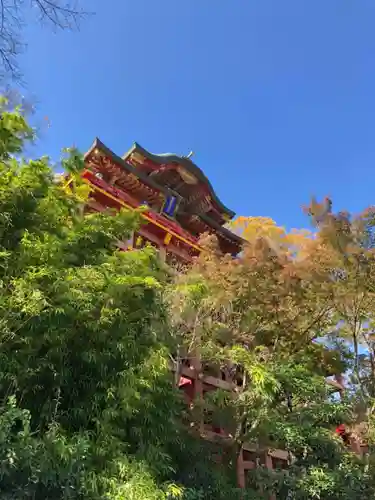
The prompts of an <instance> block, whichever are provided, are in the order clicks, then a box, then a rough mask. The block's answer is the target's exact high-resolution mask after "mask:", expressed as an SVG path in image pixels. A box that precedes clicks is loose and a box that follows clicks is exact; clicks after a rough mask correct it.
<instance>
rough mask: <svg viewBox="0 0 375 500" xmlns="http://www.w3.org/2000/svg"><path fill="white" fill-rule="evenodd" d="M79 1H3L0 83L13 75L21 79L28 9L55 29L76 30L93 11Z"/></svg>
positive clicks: (1, 8)
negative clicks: (82, 6) (23, 33)
mask: <svg viewBox="0 0 375 500" xmlns="http://www.w3.org/2000/svg"><path fill="white" fill-rule="evenodd" d="M78 1H79V0H29V3H28V4H26V3H25V1H24V0H0V83H4V81H6V80H7V79H8V78H9V77H10V79H12V80H16V81H18V82H20V79H21V73H20V69H19V65H18V56H19V55H20V54H21V53H22V52H23V51H24V50H25V48H26V42H25V41H24V40H23V39H22V36H21V35H22V29H23V27H24V26H25V22H26V21H25V19H26V17H27V10H28V8H29V9H31V10H32V12H34V14H36V16H37V17H38V18H39V20H40V21H41V22H42V23H46V24H47V25H48V26H50V27H52V29H57V30H65V29H68V30H74V29H78V28H79V24H80V21H81V20H82V19H83V18H85V17H86V16H87V15H88V14H89V13H88V12H85V11H84V10H82V9H81V8H79V6H78Z"/></svg>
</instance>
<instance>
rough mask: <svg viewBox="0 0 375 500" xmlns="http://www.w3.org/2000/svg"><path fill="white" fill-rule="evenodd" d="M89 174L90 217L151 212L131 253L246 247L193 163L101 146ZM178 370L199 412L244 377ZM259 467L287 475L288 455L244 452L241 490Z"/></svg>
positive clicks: (197, 364)
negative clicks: (205, 240)
mask: <svg viewBox="0 0 375 500" xmlns="http://www.w3.org/2000/svg"><path fill="white" fill-rule="evenodd" d="M85 167H86V168H85V170H84V172H83V174H82V177H83V179H84V180H85V182H86V183H88V184H89V185H90V187H91V194H90V199H89V203H88V206H87V211H103V210H105V209H108V208H111V209H121V208H128V209H136V208H138V207H141V206H144V207H145V210H144V212H143V214H142V217H143V219H144V220H143V222H144V224H142V225H141V227H140V229H139V230H138V231H137V232H136V233H134V234H132V236H131V238H130V239H129V240H128V241H123V242H119V243H118V245H119V247H120V248H122V249H123V250H127V249H129V248H142V247H143V246H144V245H146V244H151V245H152V246H155V247H157V248H158V250H159V253H160V256H161V258H162V259H163V260H166V261H167V262H169V263H172V262H178V263H182V264H189V263H191V262H192V259H193V258H194V257H195V256H197V255H199V252H200V251H201V248H200V246H199V238H200V236H201V235H202V234H204V233H210V234H214V235H216V237H217V239H218V243H219V247H220V249H221V250H222V252H223V253H229V254H231V255H233V256H235V255H237V254H238V253H239V252H240V250H241V247H242V245H243V243H244V241H243V240H242V239H241V238H240V237H239V236H237V235H235V234H233V233H232V232H231V231H229V230H228V229H227V228H226V227H225V224H226V223H227V222H228V221H229V220H230V219H232V218H233V217H234V215H235V214H234V212H232V211H231V210H230V209H228V208H227V207H226V206H225V205H224V204H223V203H222V202H221V201H220V199H219V198H218V196H217V194H216V193H215V191H214V188H213V187H212V185H211V183H210V182H209V180H208V179H207V177H206V176H205V175H204V173H203V172H202V170H200V168H199V167H198V166H197V165H195V164H194V163H193V162H192V160H191V158H190V156H189V157H184V156H177V155H174V154H159V155H156V154H152V153H149V152H148V151H146V150H145V149H143V148H142V147H141V146H140V145H139V144H136V143H135V144H134V145H133V147H132V148H131V149H130V150H129V151H128V152H127V153H126V154H125V155H124V156H122V157H119V156H117V155H116V154H114V153H113V152H112V151H111V150H110V149H109V148H108V147H107V146H105V145H104V144H103V143H102V142H101V141H100V140H99V139H96V140H95V141H94V144H93V145H92V147H91V148H90V149H89V151H88V152H87V153H86V155H85ZM173 369H174V370H175V371H176V372H177V373H176V375H177V378H176V382H177V383H178V386H179V388H180V389H181V391H183V393H184V396H185V399H186V402H187V404H188V405H189V406H191V407H193V406H194V402H195V401H197V400H203V399H204V397H205V395H206V394H207V393H209V392H211V391H214V390H216V389H218V388H220V389H225V390H227V391H230V392H233V393H236V392H237V391H238V386H239V385H241V380H240V379H238V375H233V372H232V371H231V370H230V369H229V368H228V369H225V368H221V369H217V368H215V367H212V366H211V367H210V366H205V365H203V364H202V362H201V360H200V357H199V353H197V355H196V356H195V357H194V360H185V361H184V360H183V361H182V362H181V363H180V365H179V366H178V367H173ZM330 383H331V385H333V386H334V387H335V388H336V390H338V391H342V390H343V387H342V384H341V382H340V381H339V380H337V381H335V380H332V381H330ZM200 420H201V421H200V424H199V425H198V427H199V428H198V429H196V431H197V432H199V433H200V435H201V436H202V438H204V439H207V440H210V441H213V442H217V443H220V445H223V446H225V444H226V443H227V444H230V443H231V440H232V437H231V436H230V435H228V433H226V432H225V430H224V429H221V428H219V427H217V426H215V424H214V421H213V420H214V419H212V415H209V414H208V413H205V412H202V415H201V419H200ZM337 433H338V434H339V435H341V436H342V437H343V438H344V436H346V432H345V428H344V426H340V427H338V429H337ZM345 439H346V437H345ZM257 464H263V465H265V466H266V467H269V468H274V467H278V468H285V467H287V465H288V454H287V453H286V452H285V451H283V450H268V449H267V450H259V449H256V448H254V447H253V446H251V445H244V446H243V448H242V449H241V450H240V453H239V456H238V463H237V477H238V482H239V486H240V487H245V486H246V471H248V470H250V469H253V468H254V467H256V465H257Z"/></svg>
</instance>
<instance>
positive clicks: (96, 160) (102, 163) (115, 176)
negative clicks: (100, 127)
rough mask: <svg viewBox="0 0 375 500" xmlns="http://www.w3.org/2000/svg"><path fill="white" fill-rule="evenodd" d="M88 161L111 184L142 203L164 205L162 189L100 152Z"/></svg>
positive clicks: (89, 165) (94, 170)
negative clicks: (158, 189) (144, 180)
mask: <svg viewBox="0 0 375 500" xmlns="http://www.w3.org/2000/svg"><path fill="white" fill-rule="evenodd" d="M86 162H87V166H88V168H89V169H90V170H92V171H93V172H95V173H100V174H101V175H102V176H103V178H104V180H105V181H106V182H108V183H109V184H111V185H114V186H116V187H118V188H120V189H123V190H124V191H127V192H129V193H130V194H132V195H133V196H135V197H136V198H138V199H139V200H140V203H142V202H147V203H149V204H150V205H156V206H161V205H162V203H163V200H164V196H163V194H162V193H161V192H160V191H156V190H155V189H153V188H151V187H150V186H147V185H146V184H144V183H143V182H141V181H140V180H139V179H138V177H137V176H136V175H134V174H133V173H131V172H126V171H125V170H124V169H123V168H121V167H120V166H118V165H116V163H114V162H113V161H112V160H111V159H110V158H107V157H106V156H105V155H103V154H101V153H100V152H99V153H96V154H93V155H91V156H90V157H89V158H87V160H86Z"/></svg>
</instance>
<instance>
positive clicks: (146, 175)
mask: <svg viewBox="0 0 375 500" xmlns="http://www.w3.org/2000/svg"><path fill="white" fill-rule="evenodd" d="M135 152H136V153H139V154H140V155H142V156H143V157H144V158H146V159H148V160H149V162H151V163H154V164H157V165H160V166H161V169H162V168H163V166H165V165H172V166H173V165H177V166H178V165H181V167H182V168H184V169H185V171H187V172H188V173H189V174H191V175H193V176H195V177H196V178H197V179H198V181H199V182H200V183H202V184H204V186H205V189H207V190H208V191H209V195H210V197H211V199H212V200H213V201H214V203H215V205H216V206H217V207H218V208H219V209H220V212H221V214H224V215H226V216H227V217H228V218H232V217H233V216H234V212H233V211H231V210H229V209H228V208H227V207H225V206H224V205H223V204H222V203H221V202H220V200H219V199H218V198H217V196H216V194H215V192H214V190H213V187H212V186H211V184H210V182H209V181H208V179H207V177H206V176H205V175H204V174H203V172H202V171H201V170H200V169H199V168H198V167H197V166H196V165H195V164H194V163H193V162H192V161H191V160H189V159H188V158H184V157H179V156H177V155H173V154H169V153H168V154H166V155H153V154H151V153H148V152H147V151H146V150H145V149H143V148H142V147H141V146H139V145H138V144H137V143H135V144H134V145H133V147H132V148H131V150H130V151H129V152H128V153H127V154H126V155H124V156H123V157H122V158H121V157H120V156H117V155H116V154H115V153H114V152H113V151H111V150H110V149H109V148H108V147H107V146H106V145H105V144H104V143H103V142H101V141H100V139H98V138H96V139H95V141H94V143H93V144H92V146H91V148H90V149H89V150H88V151H87V153H86V154H85V160H89V161H90V158H92V157H93V156H94V157H97V155H98V153H101V154H104V155H105V157H107V158H109V159H110V160H111V161H112V162H114V164H116V165H118V167H120V169H123V170H125V171H126V172H128V173H129V174H130V175H133V176H135V177H136V178H138V179H139V180H140V181H141V183H143V184H144V185H146V186H149V187H150V188H152V189H153V190H154V191H157V192H160V191H162V192H164V193H165V194H167V193H168V194H173V191H172V190H171V189H170V188H169V187H168V186H167V185H161V184H160V183H159V182H158V181H159V180H158V179H157V178H155V176H153V175H152V173H153V172H154V170H153V167H152V166H151V167H150V168H148V167H147V166H146V167H145V169H144V168H143V165H141V166H139V165H133V164H132V163H133V162H131V161H130V155H131V154H132V153H135ZM173 168H174V167H173ZM198 215H199V218H200V219H201V220H202V221H203V222H205V223H206V224H207V225H208V226H209V227H211V228H213V229H215V230H216V231H217V232H218V233H219V234H220V235H221V236H222V237H223V238H224V239H227V240H228V241H231V242H236V244H238V245H242V244H243V243H244V240H243V239H242V238H241V237H240V236H238V235H237V234H235V233H233V232H232V231H230V230H229V229H228V228H226V227H225V225H224V224H223V220H222V219H223V217H222V215H221V216H220V217H221V219H220V221H217V220H215V219H213V218H211V217H210V216H208V215H206V214H205V213H198Z"/></svg>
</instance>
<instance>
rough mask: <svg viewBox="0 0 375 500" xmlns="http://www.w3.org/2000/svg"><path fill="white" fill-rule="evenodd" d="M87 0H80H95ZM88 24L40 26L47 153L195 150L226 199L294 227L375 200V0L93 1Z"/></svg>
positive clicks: (32, 79) (37, 50) (36, 41)
mask: <svg viewBox="0 0 375 500" xmlns="http://www.w3.org/2000/svg"><path fill="white" fill-rule="evenodd" d="M84 1H85V0H82V2H84ZM86 5H87V6H88V8H89V9H90V10H92V11H94V12H96V15H95V16H93V17H92V18H90V19H88V20H87V21H86V22H84V23H83V24H82V26H81V30H80V32H78V33H68V32H66V33H59V34H54V33H52V32H51V31H49V30H46V29H41V28H40V27H39V26H38V25H30V26H29V27H28V28H27V29H26V30H25V33H24V34H25V37H26V38H27V39H28V42H29V47H28V50H27V53H26V55H25V56H24V57H23V59H22V64H23V70H24V73H25V76H26V79H27V82H28V90H27V92H28V93H32V94H33V95H35V96H36V97H37V100H38V106H37V108H38V114H37V116H36V117H35V120H36V122H38V120H39V122H41V121H42V117H43V116H48V118H49V121H50V124H51V126H50V128H49V129H48V130H47V129H46V127H44V128H43V129H42V132H41V136H40V139H39V142H38V144H37V147H36V152H37V153H40V154H42V153H43V154H49V155H51V157H52V158H54V159H57V158H58V157H59V151H60V149H61V148H62V147H64V146H69V145H72V144H75V145H77V146H78V147H79V148H80V149H81V150H82V151H84V150H86V149H87V148H88V147H89V146H90V144H91V143H92V141H93V139H94V138H95V136H98V137H100V138H101V139H102V140H103V141H104V142H105V143H106V144H107V145H108V146H109V147H110V148H111V149H112V150H114V151H115V152H116V153H118V154H120V155H121V154H123V153H124V152H125V151H126V150H128V149H129V147H130V146H131V145H132V143H133V141H137V142H139V143H140V144H141V145H142V146H144V147H145V148H146V149H148V150H150V151H152V152H155V153H162V152H167V151H172V152H176V153H178V154H187V153H188V152H189V151H190V150H191V149H192V150H194V151H195V156H194V160H195V161H196V163H197V164H198V165H199V166H200V167H201V168H202V169H203V170H204V171H205V173H206V174H207V176H208V177H209V178H210V180H211V181H212V183H213V185H214V187H215V189H216V190H217V192H218V194H219V196H220V197H221V199H222V200H223V201H224V203H225V204H226V205H228V206H229V207H230V208H232V209H234V210H235V211H236V212H237V213H238V214H242V215H264V216H270V217H272V218H274V219H275V220H276V221H277V223H279V224H283V225H286V226H288V227H301V226H304V225H307V224H308V222H307V221H306V219H305V217H304V215H303V214H302V212H301V206H302V205H303V204H304V203H308V201H309V198H310V196H311V195H313V194H315V195H317V196H318V197H320V196H324V195H330V196H332V198H333V200H334V207H335V208H336V209H349V210H353V211H359V210H361V209H362V208H364V207H365V206H367V205H370V204H373V203H375V190H374V185H375V182H374V181H375V173H374V172H375V169H374V166H375V140H374V139H375V136H374V135H375V134H374V133H375V31H374V25H375V3H374V1H373V0H356V1H354V0H329V1H327V0H315V1H314V2H311V1H303V0H302V1H301V0H286V1H281V0H230V1H229V0H158V1H156V0H111V1H109V0H107V1H106V2H104V1H103V0H86Z"/></svg>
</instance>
